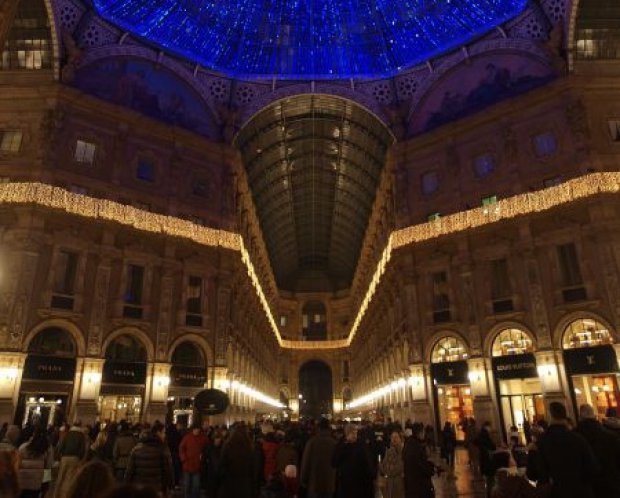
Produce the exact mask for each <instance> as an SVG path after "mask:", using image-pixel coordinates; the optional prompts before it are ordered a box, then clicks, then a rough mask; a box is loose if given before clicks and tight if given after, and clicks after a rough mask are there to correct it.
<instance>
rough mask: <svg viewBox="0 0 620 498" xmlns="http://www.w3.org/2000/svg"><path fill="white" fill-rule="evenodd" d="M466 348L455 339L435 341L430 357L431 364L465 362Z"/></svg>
mask: <svg viewBox="0 0 620 498" xmlns="http://www.w3.org/2000/svg"><path fill="white" fill-rule="evenodd" d="M467 357H468V354H467V348H466V346H465V344H464V343H463V341H461V340H460V339H457V338H456V337H444V338H443V339H440V340H439V341H437V344H436V345H435V347H434V348H433V353H432V355H431V362H432V363H443V362H446V361H459V360H466V359H467Z"/></svg>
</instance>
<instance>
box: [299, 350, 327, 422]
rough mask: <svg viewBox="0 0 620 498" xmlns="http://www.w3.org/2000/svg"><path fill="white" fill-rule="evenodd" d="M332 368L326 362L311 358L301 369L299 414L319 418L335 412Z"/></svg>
mask: <svg viewBox="0 0 620 498" xmlns="http://www.w3.org/2000/svg"><path fill="white" fill-rule="evenodd" d="M333 399H334V395H333V390H332V370H331V368H330V367H329V365H327V364H326V363H324V362H322V361H319V360H311V361H308V362H306V363H304V364H303V365H302V366H301V368H300V369H299V416H300V417H306V418H313V419H318V418H320V417H331V415H332V413H333Z"/></svg>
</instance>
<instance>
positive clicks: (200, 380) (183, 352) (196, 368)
mask: <svg viewBox="0 0 620 498" xmlns="http://www.w3.org/2000/svg"><path fill="white" fill-rule="evenodd" d="M206 382H207V362H206V361H205V356H204V354H203V352H202V350H201V349H200V348H199V347H198V346H197V345H196V344H195V343H193V342H190V341H186V342H182V343H181V344H179V345H178V346H177V347H176V348H175V350H174V352H173V353H172V368H171V370H170V388H169V390H168V393H169V397H168V414H167V419H168V421H169V422H174V423H181V424H184V425H185V426H189V425H190V424H191V423H192V421H193V408H194V396H195V395H196V394H197V393H198V392H199V391H200V390H202V389H203V388H204V386H205V384H206Z"/></svg>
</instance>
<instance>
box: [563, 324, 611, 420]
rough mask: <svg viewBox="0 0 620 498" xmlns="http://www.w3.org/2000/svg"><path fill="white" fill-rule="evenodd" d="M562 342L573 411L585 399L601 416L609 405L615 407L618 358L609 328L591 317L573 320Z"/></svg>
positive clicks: (584, 401)
mask: <svg viewBox="0 0 620 498" xmlns="http://www.w3.org/2000/svg"><path fill="white" fill-rule="evenodd" d="M562 344H563V346H564V364H565V366H566V373H567V375H568V379H569V387H570V389H571V391H572V392H571V394H572V398H573V403H574V408H575V411H577V410H578V409H579V406H580V405H582V404H584V403H587V404H589V405H592V406H593V407H594V410H595V411H596V413H597V415H598V416H599V418H603V417H605V416H606V412H607V410H608V409H609V408H616V409H618V406H619V404H618V402H619V400H620V390H619V388H618V359H617V356H616V352H615V351H614V348H613V346H612V345H613V337H612V334H611V333H610V331H609V329H607V327H605V326H604V325H603V324H602V323H601V322H599V321H598V320H594V319H592V318H582V319H579V320H575V321H574V322H572V323H571V324H570V325H569V326H568V327H566V330H565V331H564V337H563V341H562Z"/></svg>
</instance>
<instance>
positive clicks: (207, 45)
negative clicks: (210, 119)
mask: <svg viewBox="0 0 620 498" xmlns="http://www.w3.org/2000/svg"><path fill="white" fill-rule="evenodd" d="M527 2H528V0H93V3H94V6H95V8H96V9H97V11H98V12H99V14H100V15H102V16H103V17H104V18H105V19H107V20H108V21H110V22H112V23H113V24H116V25H118V26H120V27H122V28H123V29H125V30H127V31H128V32H130V33H133V34H134V35H137V36H139V37H141V38H144V39H146V40H148V41H149V42H151V43H154V44H155V45H158V46H160V47H162V48H164V49H166V50H169V51H170V52H173V53H176V54H178V55H180V56H183V57H186V58H188V59H190V60H192V61H194V62H197V63H199V64H201V65H202V66H204V67H206V68H208V69H211V70H214V71H219V72H222V73H224V74H226V75H229V76H233V77H237V78H279V79H303V80H308V79H317V80H318V79H323V80H325V79H345V78H347V79H348V78H383V77H388V76H393V75H395V74H398V73H399V72H401V71H403V70H405V69H408V68H410V67H412V66H414V65H416V64H419V63H420V62H424V61H425V60H428V59H430V58H432V57H435V56H437V55H440V54H442V53H445V52H447V51H449V50H452V49H455V48H457V47H459V46H461V45H463V44H465V43H467V42H470V41H472V40H473V39H475V38H476V37H478V36H480V35H482V34H484V33H486V32H488V31H489V30H491V29H493V28H494V27H496V26H498V25H500V24H502V23H503V22H506V21H507V20H509V19H512V18H514V17H515V16H517V15H518V14H519V13H521V12H522V11H523V10H524V9H525V7H526V5H527Z"/></svg>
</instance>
